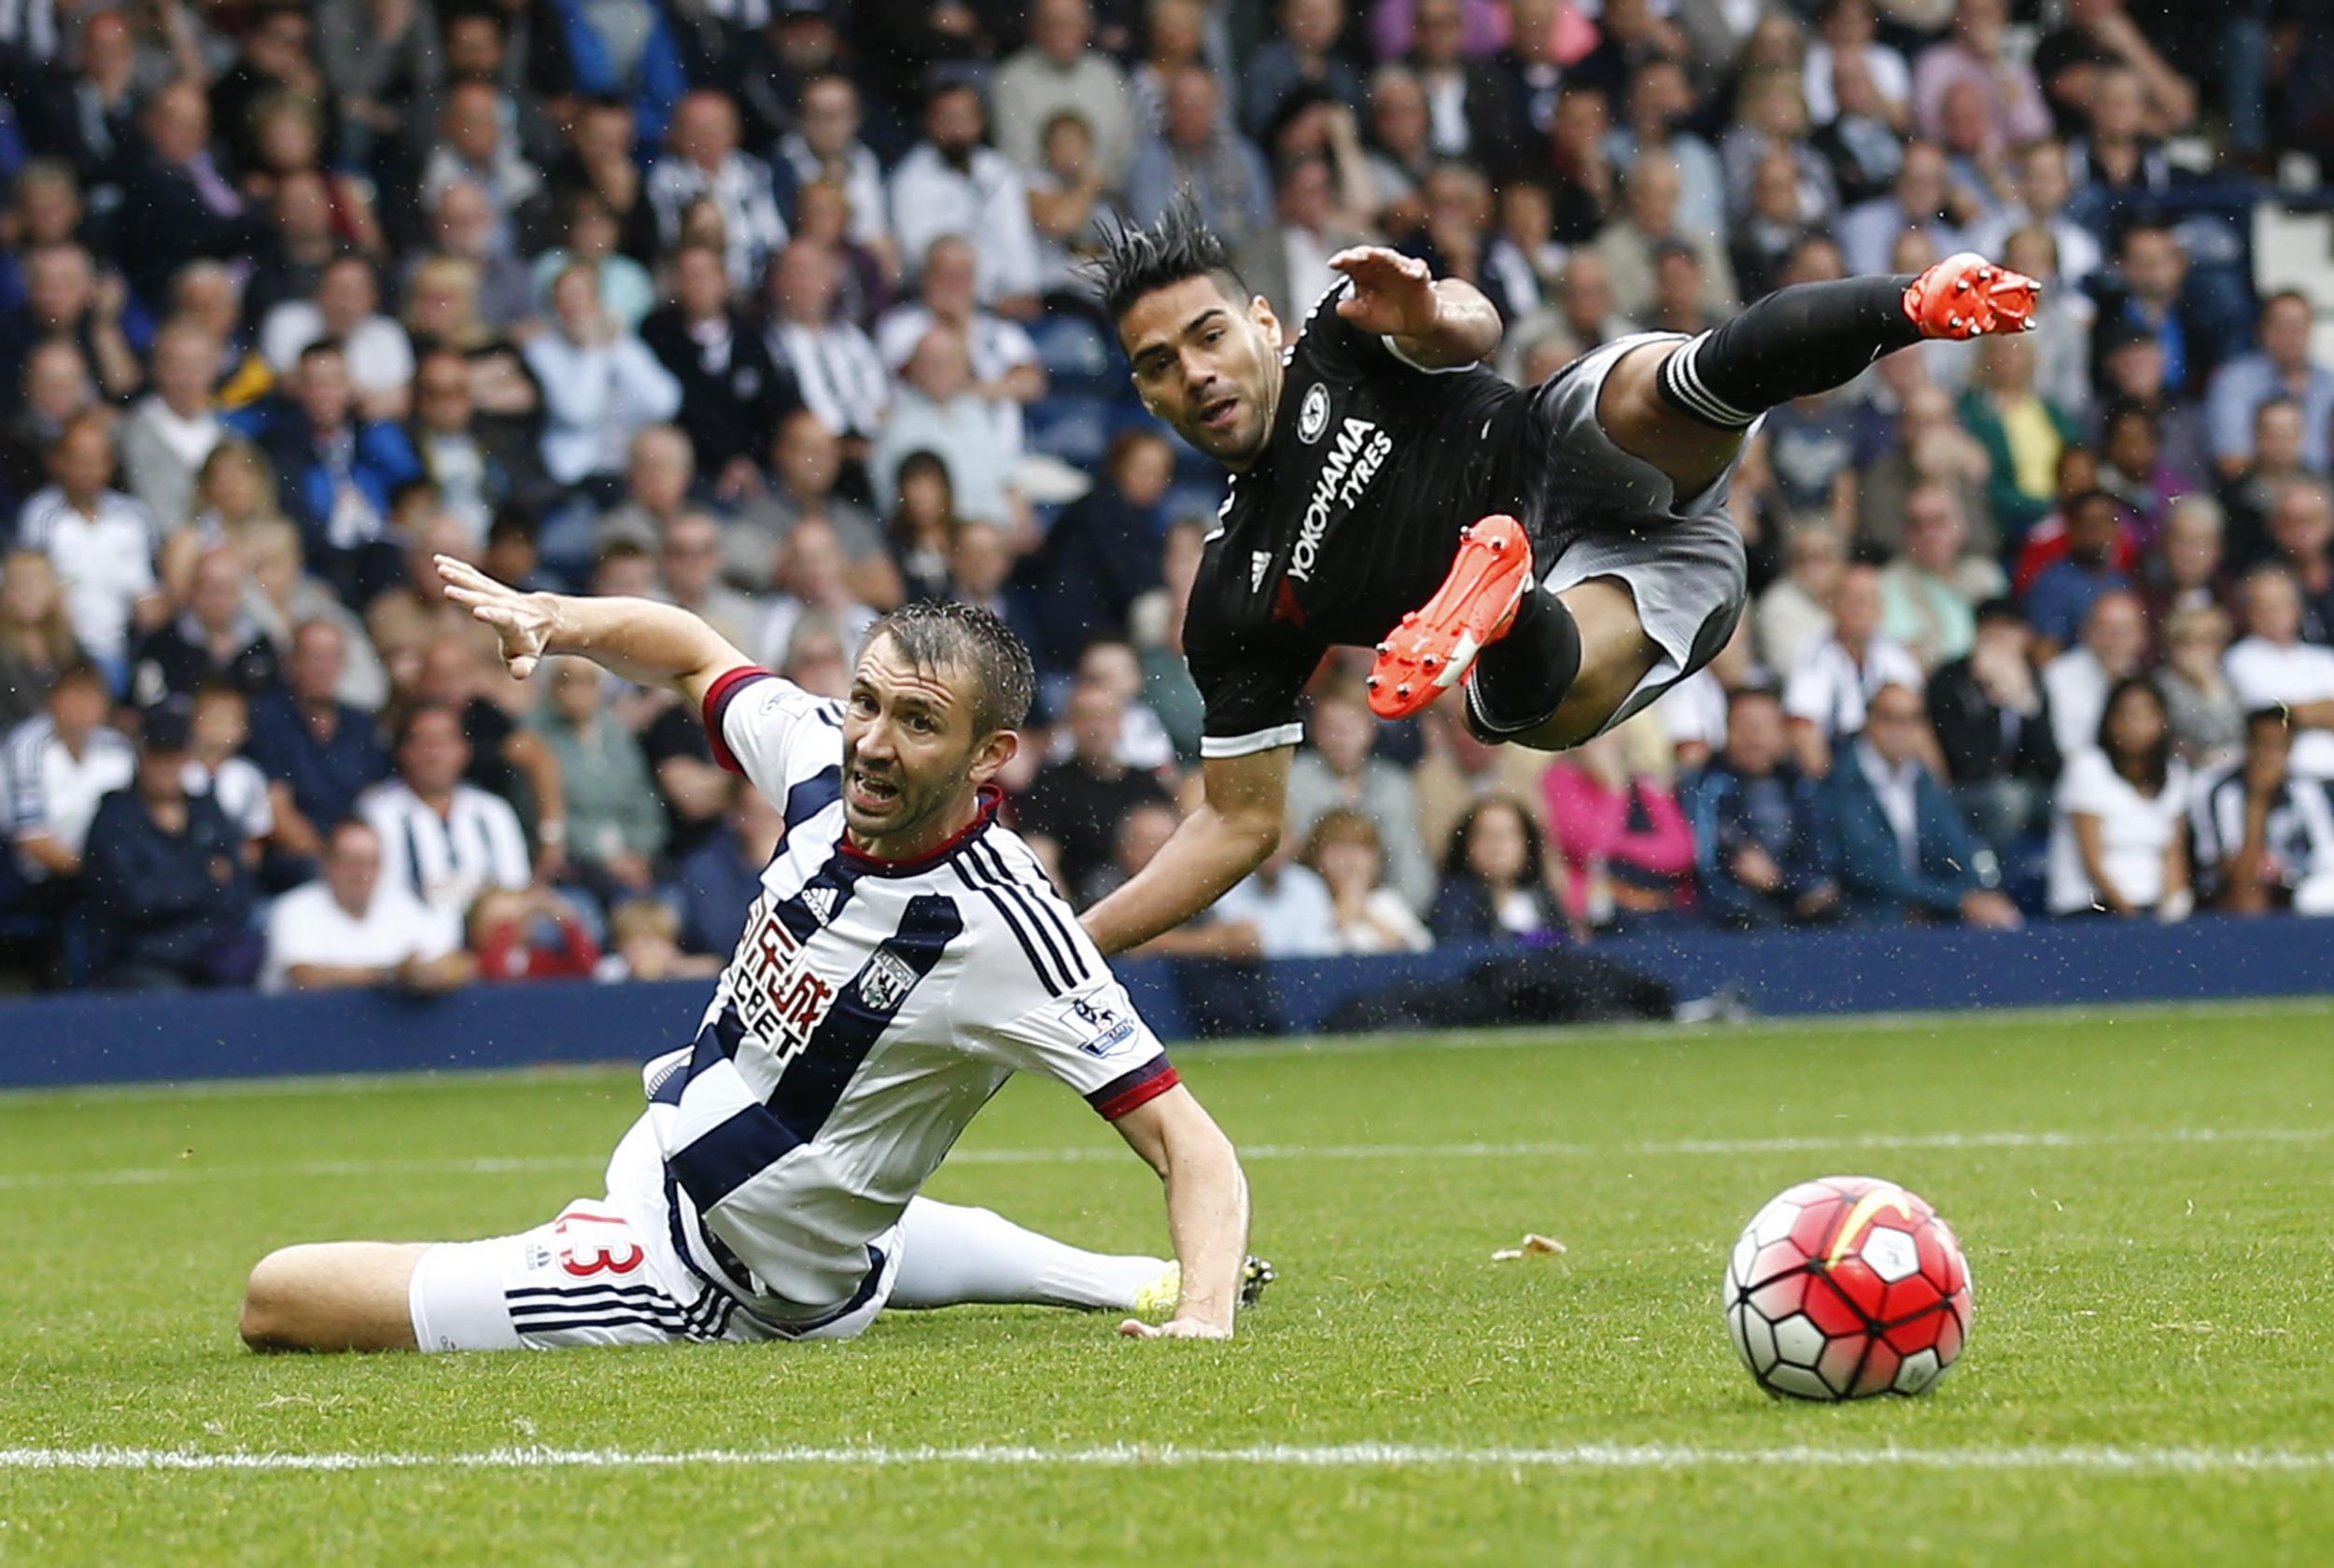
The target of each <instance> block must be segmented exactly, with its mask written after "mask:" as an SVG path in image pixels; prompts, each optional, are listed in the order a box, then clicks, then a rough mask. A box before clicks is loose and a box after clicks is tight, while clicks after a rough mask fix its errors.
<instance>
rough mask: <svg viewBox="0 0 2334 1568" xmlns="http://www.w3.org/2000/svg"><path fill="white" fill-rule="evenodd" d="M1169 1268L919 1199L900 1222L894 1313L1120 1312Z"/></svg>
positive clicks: (1158, 1262) (1001, 1218) (989, 1214)
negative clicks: (975, 1307) (976, 1309)
mask: <svg viewBox="0 0 2334 1568" xmlns="http://www.w3.org/2000/svg"><path fill="white" fill-rule="evenodd" d="M1165 1267H1167V1264H1166V1261H1165V1260H1164V1259H1162V1258H1148V1257H1115V1256H1112V1255H1111V1254H1109V1253H1089V1252H1084V1251H1081V1250H1080V1249H1078V1248H1076V1247H1073V1246H1070V1245H1068V1244H1067V1243H1065V1242H1061V1241H1056V1240H1054V1239H1052V1238H1050V1237H1046V1236H1040V1235H1038V1234H1037V1233H1036V1232H1035V1231H1033V1230H1024V1229H1022V1228H1021V1227H1020V1226H1019V1225H1015V1224H1014V1223H1013V1222H1012V1221H1011V1220H1008V1219H1005V1217H1004V1216H1002V1215H1000V1214H996V1213H993V1212H991V1211H989V1210H987V1209H960V1208H958V1207H957V1206H956V1205H954V1204H952V1203H935V1202H934V1201H933V1200H932V1199H931V1198H928V1197H919V1198H912V1199H910V1200H909V1202H908V1205H907V1212H906V1213H905V1214H903V1215H901V1216H900V1271H899V1278H898V1280H897V1281H896V1283H895V1284H894V1285H893V1290H892V1300H891V1305H892V1306H893V1307H905V1308H909V1309H921V1308H927V1307H958V1306H964V1305H967V1304H970V1303H973V1302H988V1303H991V1304H995V1305H1003V1306H1013V1305H1028V1306H1035V1307H1089V1308H1107V1309H1117V1310H1120V1311H1123V1310H1126V1309H1129V1308H1131V1307H1132V1306H1133V1304H1134V1295H1135V1292H1137V1291H1139V1290H1141V1289H1142V1288H1143V1287H1144V1286H1145V1285H1147V1284H1149V1283H1150V1282H1151V1281H1154V1280H1156V1279H1158V1278H1159V1276H1160V1271H1161V1270H1162V1269H1164V1268H1165Z"/></svg>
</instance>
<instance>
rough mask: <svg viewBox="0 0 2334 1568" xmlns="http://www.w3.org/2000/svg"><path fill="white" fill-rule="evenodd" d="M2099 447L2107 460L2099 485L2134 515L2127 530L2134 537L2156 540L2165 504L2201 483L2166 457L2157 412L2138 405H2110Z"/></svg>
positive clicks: (2139, 541) (2142, 543)
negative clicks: (2175, 466) (2177, 467)
mask: <svg viewBox="0 0 2334 1568" xmlns="http://www.w3.org/2000/svg"><path fill="white" fill-rule="evenodd" d="M2100 452H2101V455H2102V457H2104V458H2105V461H2104V462H2102V464H2101V465H2100V469H2099V487H2100V488H2101V489H2102V490H2104V491H2106V492H2107V493H2108V494H2109V495H2111V496H2113V497H2115V498H2116V500H2117V501H2118V502H2120V503H2121V504H2122V506H2123V509H2124V511H2126V512H2128V513H2129V514H2130V519H2131V522H2130V527H2129V529H2128V530H2127V531H2128V532H2130V534H2131V535H2132V536H2133V542H2134V543H2135V544H2136V545H2139V546H2142V547H2144V546H2146V545H2148V544H2152V543H2154V542H2155V539H2156V536H2157V534H2158V532H2160V531H2161V529H2162V527H2163V523H2164V512H2165V510H2166V508H2168V507H2169V506H2170V505H2171V504H2172V502H2173V501H2174V500H2176V499H2178V498H2179V497H2182V496H2184V495H2186V494H2188V493H2189V492H2190V491H2193V490H2195V489H2196V488H2197V482H2196V479H2195V477H2194V476H2193V475H2190V474H2186V473H2183V472H2181V471H2180V470H2178V469H2175V468H2173V467H2172V464H2171V463H2170V462H2169V461H2167V460H2166V458H2165V456H2164V442H2163V435H2162V432H2161V431H2159V430H2158V428H2157V425H2156V415H2155V414H2154V413H2152V412H2151V411H2149V410H2147V409H2145V408H2142V407H2140V406H2138V405H2136V404H2117V405H2116V406H2114V407H2112V408H2110V409H2108V411H2107V415H2106V419H2105V421H2104V428H2103V431H2102V437H2101V442H2100Z"/></svg>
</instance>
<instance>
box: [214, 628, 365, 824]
mask: <svg viewBox="0 0 2334 1568" xmlns="http://www.w3.org/2000/svg"><path fill="white" fill-rule="evenodd" d="M347 659H348V643H347V640H346V634H345V633H344V632H343V631H342V630H341V629H340V627H339V626H337V625H335V624H333V623H331V622H330V621H309V622H304V623H302V624H301V625H300V626H299V627H298V628H297V629H296V630H295V631H294V632H293V633H292V646H291V654H290V656H289V657H288V659H287V660H286V661H285V666H284V674H285V682H284V684H283V685H281V686H279V687H276V688H274V690H272V691H268V692H264V693H260V696H259V697H257V698H256V699H254V700H253V702H252V704H251V740H250V743H249V744H248V745H247V746H246V748H245V750H246V752H247V753H248V754H249V756H250V758H251V760H252V761H253V762H255V763H259V765H260V772H261V773H264V774H266V775H267V777H268V780H269V785H270V790H269V792H270V794H272V795H273V796H274V804H275V824H276V838H277V840H278V841H279V842H280V843H282V844H283V845H285V847H287V848H288V849H290V850H292V851H293V852H295V853H299V854H314V853H316V850H317V848H319V847H321V845H322V842H323V836H324V834H326V833H330V832H331V830H332V825H333V824H334V823H336V822H338V821H340V820H341V819H343V818H344V817H346V816H348V815H349V814H350V812H351V811H353V810H354V809H355V807H356V804H357V796H358V794H359V792H360V791H363V790H364V788H365V787H366V786H367V785H370V784H373V783H377V782H378V781H380V780H381V779H383V778H386V777H388V773H389V757H388V753H387V751H385V750H383V749H382V747H381V740H380V737H379V736H378V735H375V734H374V733H373V718H372V716H371V715H370V714H368V713H366V712H365V711H364V710H363V709H361V708H355V707H349V706H348V705H347V704H346V703H344V702H341V701H339V700H338V699H337V698H336V697H335V696H334V695H333V693H335V692H336V691H337V690H338V689H339V687H340V681H341V670H342V666H343V665H344V664H345V663H346V662H347Z"/></svg>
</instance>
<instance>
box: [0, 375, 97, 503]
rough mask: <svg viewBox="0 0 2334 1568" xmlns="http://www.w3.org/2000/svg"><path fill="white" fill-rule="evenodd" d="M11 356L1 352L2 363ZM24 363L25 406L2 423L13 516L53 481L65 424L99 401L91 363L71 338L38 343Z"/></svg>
mask: <svg viewBox="0 0 2334 1568" xmlns="http://www.w3.org/2000/svg"><path fill="white" fill-rule="evenodd" d="M6 363H7V359H6V358H5V357H0V364H6ZM23 365H24V379H23V385H22V388H21V390H22V393H23V398H22V403H21V406H20V407H19V408H18V409H17V410H16V412H15V413H14V414H13V415H11V416H9V417H8V419H7V425H6V427H4V428H0V507H5V508H6V509H7V515H10V516H13V515H14V514H15V512H16V511H17V510H18V509H19V508H21V506H22V504H23V502H24V500H25V499H26V498H27V497H30V496H31V495H32V494H33V492H34V491H35V490H37V489H39V488H40V487H41V485H42V484H44V483H47V481H48V478H49V452H50V450H51V449H52V448H54V447H55V446H56V444H57V438H58V437H59V436H61V435H63V433H64V427H66V426H67V425H69V424H71V423H72V422H73V421H74V419H76V418H77V417H78V416H79V415H81V414H84V413H90V412H91V411H92V410H94V409H95V408H96V407H97V387H96V385H95V384H94V383H92V382H91V380H90V375H89V364H88V362H87V361H86V360H84V359H83V358H82V357H81V351H80V350H79V349H77V348H76V347H75V346H74V345H73V343H72V340H71V339H69V338H50V339H49V340H47V341H46V342H43V343H35V344H34V345H33V347H32V349H31V351H30V352H29V353H28V354H26V356H25V357H24V360H23ZM7 390H8V391H11V392H14V391H16V390H18V389H17V388H15V387H9V388H7Z"/></svg>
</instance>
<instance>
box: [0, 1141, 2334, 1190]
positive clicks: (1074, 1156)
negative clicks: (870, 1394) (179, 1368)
mask: <svg viewBox="0 0 2334 1568" xmlns="http://www.w3.org/2000/svg"><path fill="white" fill-rule="evenodd" d="M2329 1140H2334V1127H2162V1128H2157V1129H2152V1130H2143V1131H2137V1132H2102V1133H2088V1132H1932V1133H1866V1134H1863V1135H1861V1136H1857V1137H1847V1136H1840V1137H1833V1138H1685V1139H1675V1140H1669V1141H1643V1142H1635V1143H1568V1142H1519V1143H1251V1144H1248V1145H1247V1146H1245V1147H1244V1148H1243V1149H1242V1150H1241V1151H1240V1157H1241V1158H1242V1159H1244V1160H1249V1161H1259V1160H1288V1161H1304V1160H1363V1161H1378V1160H1404V1159H1412V1160H1438V1159H1455V1160H1469V1159H1621V1158H1630V1157H1635V1158H1639V1159H1673V1158H1674V1159H1691V1158H1697V1157H1702V1156H1708V1155H1722V1156H1741V1155H1806V1154H1889V1153H1901V1152H1904V1151H1908V1150H1934V1149H1979V1150H1982V1149H2095V1148H2120V1147H2129V1146H2131V1145H2155V1146H2166V1145H2183V1144H2214V1145H2221V1144H2254V1143H2267V1144H2289V1143H2323V1142H2326V1141H2329ZM1126 1157H1127V1152H1126V1150H1125V1149H1124V1148H1121V1147H1118V1146H1117V1145H1114V1144H1104V1143H1097V1144H1083V1145H1077V1146H1073V1147H1068V1148H1060V1149H959V1150H957V1151H956V1152H955V1153H954V1154H952V1155H949V1159H948V1163H949V1165H1111V1164H1118V1163H1121V1162H1123V1161H1124V1160H1125V1159H1126ZM606 1163H607V1162H606V1159H605V1157H604V1156H601V1155H536V1156H530V1157H524V1158H506V1159H381V1160H312V1161H304V1162H292V1163H285V1164H280V1165H248V1164H246V1165H195V1164H187V1165H151V1166H127V1167H121V1168H119V1169H108V1170H29V1171H20V1172H17V1173H15V1174H0V1192H16V1191H22V1190H25V1189H32V1188H50V1187H141V1186H153V1185H158V1184H161V1183H167V1182H232V1181H258V1180H270V1181H281V1180H283V1179H286V1178H309V1177H328V1178H329V1177H334V1176H406V1175H421V1176H503V1175H512V1174H522V1175H523V1174H531V1173H535V1172H540V1171H554V1170H578V1171H580V1170H597V1169H600V1168H601V1167H602V1166H603V1165H605V1164H606Z"/></svg>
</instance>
